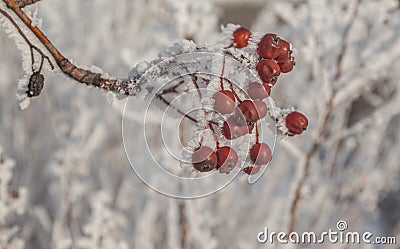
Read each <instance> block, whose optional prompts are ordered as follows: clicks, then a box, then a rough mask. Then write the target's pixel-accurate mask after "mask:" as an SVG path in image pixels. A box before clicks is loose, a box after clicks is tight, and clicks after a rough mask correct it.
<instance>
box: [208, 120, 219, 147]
mask: <svg viewBox="0 0 400 249" xmlns="http://www.w3.org/2000/svg"><path fill="white" fill-rule="evenodd" d="M212 125H213V123H212V122H211V121H208V127H209V128H210V130H211V131H212V133H213V136H214V141H215V146H216V147H217V149H218V148H219V141H218V137H217V134H215V130H214V127H213V126H212Z"/></svg>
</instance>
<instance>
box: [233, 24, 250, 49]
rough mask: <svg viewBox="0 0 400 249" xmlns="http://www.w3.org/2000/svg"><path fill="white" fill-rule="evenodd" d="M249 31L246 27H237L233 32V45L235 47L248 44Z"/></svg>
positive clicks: (242, 46)
mask: <svg viewBox="0 0 400 249" xmlns="http://www.w3.org/2000/svg"><path fill="white" fill-rule="evenodd" d="M250 36H251V32H250V31H249V30H248V29H246V28H243V27H241V28H238V29H237V30H235V32H233V46H234V47H235V48H244V47H247V45H249V39H250Z"/></svg>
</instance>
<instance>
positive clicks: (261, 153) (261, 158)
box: [250, 143, 272, 165]
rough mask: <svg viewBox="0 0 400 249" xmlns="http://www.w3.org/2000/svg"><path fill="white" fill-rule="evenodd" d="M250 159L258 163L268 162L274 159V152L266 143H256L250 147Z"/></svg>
mask: <svg viewBox="0 0 400 249" xmlns="http://www.w3.org/2000/svg"><path fill="white" fill-rule="evenodd" d="M250 159H251V161H252V162H253V163H254V164H256V165H263V164H267V163H268V162H269V161H271V159H272V152H271V149H270V148H269V146H268V145H267V144H265V143H256V144H254V145H253V146H252V147H251V149H250Z"/></svg>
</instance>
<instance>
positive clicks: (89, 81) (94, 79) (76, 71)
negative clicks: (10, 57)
mask: <svg viewBox="0 0 400 249" xmlns="http://www.w3.org/2000/svg"><path fill="white" fill-rule="evenodd" d="M3 2H5V3H6V4H7V7H8V8H10V9H11V10H12V11H13V12H14V13H15V14H16V15H17V16H18V17H19V18H20V19H21V21H22V22H23V23H24V24H25V25H26V26H27V27H28V29H29V30H30V31H31V32H32V33H33V34H34V35H35V36H36V37H37V38H38V39H39V41H40V42H41V43H42V44H43V46H44V47H45V48H46V49H47V50H48V51H49V53H50V54H51V56H52V57H53V58H54V60H55V61H56V63H57V65H58V66H59V67H60V69H61V71H62V72H63V73H64V74H66V75H67V76H69V77H70V78H72V79H74V80H76V81H78V82H80V83H83V84H86V85H91V86H95V87H98V88H101V89H104V90H107V91H113V92H117V93H119V94H125V95H133V94H134V93H135V91H136V87H135V86H133V85H132V84H129V83H130V82H129V81H124V80H120V79H108V78H104V77H103V76H102V75H101V74H99V73H94V72H92V71H90V70H86V69H82V68H79V67H77V66H75V65H74V64H72V63H71V62H70V61H69V60H68V59H67V58H65V57H64V56H63V55H62V54H61V52H60V51H59V50H58V49H57V48H56V47H55V46H54V45H53V44H52V43H51V41H50V40H49V39H48V38H47V36H46V35H45V34H44V33H43V32H42V31H41V30H40V29H39V28H38V27H36V26H34V25H32V20H31V19H30V18H29V17H28V16H27V15H26V14H25V12H23V11H22V10H21V8H20V5H19V4H21V1H18V0H3ZM23 2H32V3H34V2H35V0H32V1H29V0H28V1H23ZM36 2H37V1H36ZM2 14H3V13H2Z"/></svg>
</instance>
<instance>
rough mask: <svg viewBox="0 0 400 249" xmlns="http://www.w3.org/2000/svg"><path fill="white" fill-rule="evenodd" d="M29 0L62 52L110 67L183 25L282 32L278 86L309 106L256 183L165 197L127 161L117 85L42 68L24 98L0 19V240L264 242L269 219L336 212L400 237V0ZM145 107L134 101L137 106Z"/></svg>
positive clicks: (124, 70) (319, 222) (329, 216)
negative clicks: (34, 88)
mask: <svg viewBox="0 0 400 249" xmlns="http://www.w3.org/2000/svg"><path fill="white" fill-rule="evenodd" d="M37 6H38V15H39V16H40V17H41V18H42V19H43V24H42V28H43V30H44V31H45V32H46V33H47V35H48V36H49V37H50V39H51V40H52V41H53V42H54V44H56V46H57V47H58V48H59V49H60V50H61V51H63V52H64V54H65V55H66V56H67V57H69V58H73V60H74V61H77V62H78V63H79V64H80V65H86V66H89V65H92V64H93V65H96V66H98V67H100V68H102V69H104V71H106V72H109V73H111V74H113V75H115V76H119V77H127V74H128V72H129V70H130V69H131V68H132V67H133V66H135V65H136V64H137V63H138V62H139V61H141V60H152V59H154V58H155V57H156V56H157V54H158V53H159V52H161V51H162V50H163V49H165V48H166V47H168V46H170V45H172V44H173V42H175V41H177V40H179V39H181V38H189V39H193V40H194V41H196V42H197V43H204V42H207V43H215V42H217V40H218V34H219V30H220V25H221V24H226V23H228V22H233V23H240V24H242V25H244V26H247V27H248V28H250V29H251V30H252V31H258V32H265V33H266V32H274V33H277V34H279V35H280V36H282V37H284V38H285V39H287V40H289V41H291V42H292V43H293V45H294V47H295V49H296V62H297V64H296V68H295V70H294V71H293V72H292V73H290V74H288V75H286V76H285V77H283V78H281V79H280V80H279V83H278V84H277V86H276V87H274V89H273V91H272V96H273V97H274V99H275V101H276V102H278V104H279V105H280V106H283V107H288V108H289V107H292V106H294V107H295V108H298V109H299V110H301V111H302V112H304V113H305V114H306V115H307V116H308V118H309V121H310V125H309V129H308V130H307V132H306V133H305V134H303V135H301V136H298V137H295V138H292V139H288V141H280V142H279V143H278V145H277V148H276V152H275V154H274V157H273V160H272V163H271V165H270V166H269V168H268V170H267V171H266V173H265V175H264V176H263V177H262V178H261V179H260V180H259V181H258V182H257V183H256V184H254V185H249V184H248V183H247V181H246V180H247V179H244V178H243V179H240V178H239V179H237V180H236V181H234V182H233V183H232V184H230V185H229V186H228V187H226V188H225V189H223V190H222V191H220V192H218V193H216V194H214V195H211V196H209V197H206V198H202V199H196V200H189V201H183V200H177V199H174V198H170V197H166V196H163V195H161V194H159V193H157V192H155V191H153V190H151V189H149V188H148V187H146V185H144V184H143V183H142V182H141V180H140V179H139V178H138V177H137V176H136V175H135V174H134V172H133V171H132V169H131V167H130V165H129V162H128V160H127V157H126V155H125V152H124V147H123V143H122V134H121V123H122V113H123V106H124V103H125V101H123V100H120V101H114V102H113V103H112V104H110V103H109V101H108V100H107V99H108V97H107V96H106V94H104V93H103V92H101V91H98V90H96V89H90V88H87V87H84V86H81V85H79V84H77V83H75V82H73V81H70V80H68V79H67V78H65V77H64V76H61V75H57V74H54V73H51V72H46V73H45V77H46V82H45V88H44V90H43V92H42V94H41V95H40V96H39V97H38V98H35V99H33V101H32V103H31V105H30V106H29V108H28V109H27V110H24V111H21V110H20V108H19V106H18V101H17V99H16V97H15V93H16V89H17V86H16V85H17V81H18V79H19V78H20V77H21V75H22V69H21V68H22V65H21V63H22V62H21V59H20V52H19V51H18V50H17V48H16V46H15V43H14V42H13V40H11V39H9V38H8V37H7V35H6V33H5V32H3V31H1V32H0V87H1V91H0V115H1V119H0V148H1V150H0V248H1V249H5V248H16V249H18V248H146V249H147V248H149V249H151V248H185V249H186V248H196V249H197V248H199V249H203V248H210V249H211V248H240V249H242V248H243V249H247V248H267V247H269V245H264V244H260V243H259V242H257V238H256V237H257V234H258V233H259V232H260V231H263V230H264V227H268V229H269V230H270V231H276V232H280V231H284V232H285V231H287V230H288V228H289V227H290V224H294V227H293V228H294V230H295V231H298V232H302V231H313V232H316V233H320V232H322V231H327V230H328V229H335V228H336V223H337V221H339V220H345V221H347V223H348V225H349V227H348V230H349V231H359V232H364V231H369V232H372V233H373V234H374V235H376V236H397V243H399V240H400V237H399V235H400V222H399V219H400V197H399V196H400V153H399V152H400V71H399V70H398V69H399V68H400V2H399V1H395V0H385V1H376V0H350V1H349V0H338V1H328V0H309V1H306V0H295V1H221V0H220V1H205V0H203V1H195V0H193V1H189V0H179V1H176V0H117V1H106V0H85V1H82V0H69V1H47V0H43V1H42V2H40V3H39V4H37ZM28 9H31V10H32V11H34V10H35V7H29V8H28ZM141 115H143V110H142V108H141V107H140V104H138V108H137V115H133V116H136V117H141ZM132 122H138V121H135V119H134V118H133V119H132ZM137 146H138V148H139V147H141V146H143V144H141V143H140V142H138V143H137ZM138 157H139V159H140V160H142V162H143V163H144V164H145V163H146V161H148V160H152V159H151V158H140V155H138ZM303 180H304V184H303V185H302V186H303V187H302V188H301V193H302V196H301V199H300V200H299V203H298V206H296V211H297V212H296V215H295V217H292V216H293V215H291V213H292V212H291V206H292V203H293V200H294V198H295V191H296V188H297V186H298V184H299V182H300V183H301V182H302V181H303ZM193 187H196V186H193ZM293 218H294V219H295V220H294V221H295V222H291V221H293ZM397 246H398V245H397ZM275 247H276V248H337V247H341V248H398V247H396V246H384V245H381V246H378V245H365V244H363V245H333V244H324V245H318V246H313V245H285V246H283V245H275Z"/></svg>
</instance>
